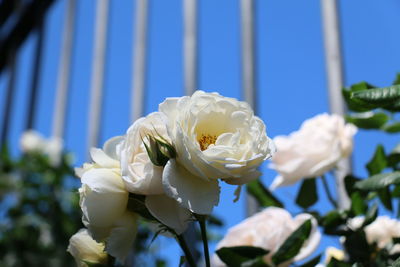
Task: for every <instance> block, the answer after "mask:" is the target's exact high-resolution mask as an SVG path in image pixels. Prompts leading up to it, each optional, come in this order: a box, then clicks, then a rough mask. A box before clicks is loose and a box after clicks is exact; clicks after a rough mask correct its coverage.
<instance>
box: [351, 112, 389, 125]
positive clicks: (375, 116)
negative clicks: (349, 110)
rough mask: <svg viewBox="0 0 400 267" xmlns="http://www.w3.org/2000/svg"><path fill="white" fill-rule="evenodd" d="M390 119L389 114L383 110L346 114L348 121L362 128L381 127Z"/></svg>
mask: <svg viewBox="0 0 400 267" xmlns="http://www.w3.org/2000/svg"><path fill="white" fill-rule="evenodd" d="M388 120H389V117H388V115H386V114H385V113H382V112H376V113H373V112H371V113H370V112H368V113H360V114H357V115H353V116H348V115H347V116H346V121H347V122H350V123H353V124H354V125H356V126H357V127H359V128H362V129H380V128H381V127H382V126H383V125H385V123H386V122H387V121H388Z"/></svg>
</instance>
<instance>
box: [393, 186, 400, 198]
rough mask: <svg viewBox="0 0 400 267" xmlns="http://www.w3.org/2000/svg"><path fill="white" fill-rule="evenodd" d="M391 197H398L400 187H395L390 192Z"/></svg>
mask: <svg viewBox="0 0 400 267" xmlns="http://www.w3.org/2000/svg"><path fill="white" fill-rule="evenodd" d="M392 197H400V185H396V186H395V188H394V189H393V191H392Z"/></svg>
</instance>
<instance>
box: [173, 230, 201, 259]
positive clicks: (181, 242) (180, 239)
mask: <svg viewBox="0 0 400 267" xmlns="http://www.w3.org/2000/svg"><path fill="white" fill-rule="evenodd" d="M175 236H176V239H177V240H178V243H179V246H180V247H181V248H182V250H183V253H185V257H186V260H187V261H188V263H189V265H190V266H191V267H196V263H195V261H194V259H193V257H192V254H191V253H190V250H189V247H188V246H187V244H186V241H185V239H184V238H183V235H177V234H175Z"/></svg>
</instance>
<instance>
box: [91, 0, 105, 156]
mask: <svg viewBox="0 0 400 267" xmlns="http://www.w3.org/2000/svg"><path fill="white" fill-rule="evenodd" d="M108 8H109V0H98V1H97V10H96V26H95V27H96V29H95V41H94V42H95V43H94V53H93V65H92V81H91V90H90V93H91V95H90V106H89V108H90V110H89V129H88V149H87V150H88V151H89V150H90V148H91V147H95V146H97V144H98V141H99V133H100V115H101V106H102V95H103V92H102V91H103V83H104V67H105V65H104V63H105V57H106V42H107V24H108Z"/></svg>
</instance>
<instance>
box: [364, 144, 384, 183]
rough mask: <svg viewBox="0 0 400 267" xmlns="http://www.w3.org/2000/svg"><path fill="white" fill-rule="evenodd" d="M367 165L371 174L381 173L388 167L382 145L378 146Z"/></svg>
mask: <svg viewBox="0 0 400 267" xmlns="http://www.w3.org/2000/svg"><path fill="white" fill-rule="evenodd" d="M366 166H367V169H368V172H369V175H370V176H372V175H375V174H378V173H380V172H381V171H383V170H384V169H385V168H386V167H387V161H386V155H385V149H384V148H383V146H382V145H378V146H377V147H376V150H375V153H374V156H373V157H372V159H371V160H370V161H369V162H368V164H367V165H366Z"/></svg>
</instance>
